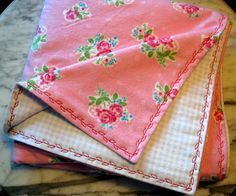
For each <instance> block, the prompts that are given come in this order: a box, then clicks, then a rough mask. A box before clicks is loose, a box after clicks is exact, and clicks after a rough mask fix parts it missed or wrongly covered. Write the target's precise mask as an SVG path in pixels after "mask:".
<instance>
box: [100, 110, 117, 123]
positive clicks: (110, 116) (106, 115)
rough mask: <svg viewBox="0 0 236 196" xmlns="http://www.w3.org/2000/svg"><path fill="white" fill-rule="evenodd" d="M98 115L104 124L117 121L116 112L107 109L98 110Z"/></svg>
mask: <svg viewBox="0 0 236 196" xmlns="http://www.w3.org/2000/svg"><path fill="white" fill-rule="evenodd" d="M97 116H98V118H99V120H100V121H101V123H104V124H111V123H114V122H115V121H116V116H115V114H114V113H113V112H111V111H110V110H107V109H102V110H97Z"/></svg>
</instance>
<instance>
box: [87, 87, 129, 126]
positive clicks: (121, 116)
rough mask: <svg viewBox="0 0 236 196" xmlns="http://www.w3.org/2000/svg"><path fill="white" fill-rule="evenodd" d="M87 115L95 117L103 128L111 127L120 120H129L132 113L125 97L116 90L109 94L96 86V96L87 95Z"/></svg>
mask: <svg viewBox="0 0 236 196" xmlns="http://www.w3.org/2000/svg"><path fill="white" fill-rule="evenodd" d="M88 99H89V103H88V105H89V108H88V112H89V115H90V116H92V117H93V118H96V119H97V121H98V122H99V124H100V125H101V127H102V128H103V129H107V130H110V129H113V128H114V126H117V125H118V123H120V122H129V121H131V120H132V119H133V115H132V114H130V113H129V112H128V109H127V108H126V107H125V106H127V99H126V98H125V97H120V96H119V94H118V93H117V92H115V93H113V94H112V95H109V94H108V93H107V92H106V91H105V90H103V89H101V88H98V89H97V95H96V96H89V97H88Z"/></svg>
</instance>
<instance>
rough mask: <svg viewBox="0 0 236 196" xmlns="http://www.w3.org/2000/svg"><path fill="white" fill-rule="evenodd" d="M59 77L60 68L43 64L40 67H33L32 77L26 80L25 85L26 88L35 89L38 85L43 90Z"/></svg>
mask: <svg viewBox="0 0 236 196" xmlns="http://www.w3.org/2000/svg"><path fill="white" fill-rule="evenodd" d="M60 79H61V76H60V69H58V68H57V67H49V66H47V65H43V66H42V67H41V68H39V67H37V68H35V71H34V75H33V77H32V78H31V79H29V80H27V82H26V84H25V86H26V89H28V90H36V87H39V88H40V90H43V91H45V90H48V89H49V88H50V87H51V86H52V85H53V83H54V82H55V81H56V80H60Z"/></svg>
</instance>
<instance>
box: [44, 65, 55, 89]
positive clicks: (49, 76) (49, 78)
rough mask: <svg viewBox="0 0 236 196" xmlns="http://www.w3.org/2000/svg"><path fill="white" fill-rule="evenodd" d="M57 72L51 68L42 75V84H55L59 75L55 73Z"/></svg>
mask: <svg viewBox="0 0 236 196" xmlns="http://www.w3.org/2000/svg"><path fill="white" fill-rule="evenodd" d="M55 71H56V67H51V68H49V70H48V72H47V73H44V74H42V75H40V80H41V82H40V84H41V85H43V84H49V83H50V82H53V81H55V80H56V76H57V74H56V73H55Z"/></svg>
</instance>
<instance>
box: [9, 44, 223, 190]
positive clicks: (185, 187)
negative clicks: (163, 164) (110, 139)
mask: <svg viewBox="0 0 236 196" xmlns="http://www.w3.org/2000/svg"><path fill="white" fill-rule="evenodd" d="M218 51H219V42H218V44H217V49H216V50H215V52H214V53H213V55H212V57H213V61H212V62H211V64H210V73H209V75H208V78H209V80H208V83H207V87H206V94H205V95H204V100H205V104H204V106H203V108H202V112H203V116H202V118H201V119H200V130H199V131H198V132H197V135H198V141H197V143H196V144H195V145H194V148H195V150H196V154H195V155H194V156H193V158H192V163H193V169H191V170H190V171H189V176H190V180H189V183H188V184H185V183H178V182H173V181H172V180H171V179H168V178H164V179H162V178H159V177H158V176H157V175H156V174H146V173H144V172H143V171H141V170H138V171H135V170H132V169H130V168H129V167H127V166H118V165H116V164H115V163H114V162H111V161H109V162H107V161H104V160H103V159H102V158H101V157H98V156H96V157H92V156H90V155H89V154H88V153H84V152H82V153H80V152H77V151H75V150H74V149H73V148H63V147H62V145H61V144H50V143H49V142H48V141H46V140H38V139H37V138H36V137H35V136H33V135H30V136H28V135H25V134H24V132H23V131H18V130H15V129H12V130H11V133H13V135H17V134H19V135H21V136H22V137H23V138H25V139H31V140H33V141H34V142H35V143H36V144H44V145H46V147H47V148H50V149H53V148H57V149H60V150H61V152H62V153H72V154H73V156H75V157H82V156H83V157H85V158H87V159H88V160H89V161H98V162H100V163H101V164H102V165H104V166H112V167H113V168H114V169H115V170H118V171H119V170H122V169H124V170H126V171H127V172H128V173H129V174H138V175H141V177H142V178H144V179H150V178H152V179H154V180H156V182H157V183H159V184H163V183H166V184H169V185H170V186H171V187H181V188H183V190H185V191H187V192H190V191H192V189H193V185H194V180H195V179H194V171H195V170H196V169H197V159H198V158H199V157H200V153H201V152H200V150H199V146H200V144H202V141H203V138H202V133H203V130H204V125H203V123H204V121H205V120H206V118H207V114H206V109H207V108H208V107H209V102H208V97H209V96H210V86H211V85H212V75H213V73H214V63H215V61H216V54H217V52H218ZM19 95H20V94H19ZM19 95H18V96H15V97H14V99H15V103H18V104H13V105H15V107H14V109H15V108H16V107H17V106H18V105H19V100H18V99H19ZM11 114H12V115H13V116H15V115H14V110H13V111H12V113H11ZM11 118H12V117H10V119H11ZM13 119H14V118H13Z"/></svg>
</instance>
